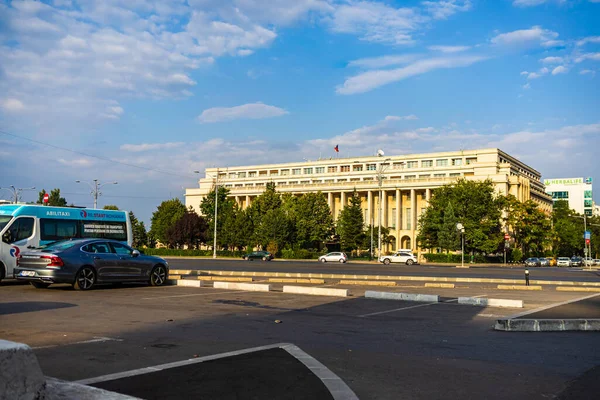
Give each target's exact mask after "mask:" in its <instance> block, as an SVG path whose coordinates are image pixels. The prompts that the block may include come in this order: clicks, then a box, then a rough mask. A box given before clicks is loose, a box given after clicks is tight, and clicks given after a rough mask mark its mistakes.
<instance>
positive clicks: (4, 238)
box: [2, 231, 11, 243]
mask: <svg viewBox="0 0 600 400" xmlns="http://www.w3.org/2000/svg"><path fill="white" fill-rule="evenodd" d="M10 236H11V235H10V231H6V232H4V235H2V241H3V242H4V243H10Z"/></svg>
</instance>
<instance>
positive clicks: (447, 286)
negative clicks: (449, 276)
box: [425, 283, 454, 289]
mask: <svg viewBox="0 0 600 400" xmlns="http://www.w3.org/2000/svg"><path fill="white" fill-rule="evenodd" d="M425 287H428V288H444V289H454V283H426V284H425Z"/></svg>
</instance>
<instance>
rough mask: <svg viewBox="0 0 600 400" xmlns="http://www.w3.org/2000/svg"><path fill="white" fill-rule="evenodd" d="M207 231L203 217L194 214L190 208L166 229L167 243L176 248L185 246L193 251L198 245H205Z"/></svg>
mask: <svg viewBox="0 0 600 400" xmlns="http://www.w3.org/2000/svg"><path fill="white" fill-rule="evenodd" d="M207 229H208V224H207V223H206V221H205V220H204V217H201V216H199V215H198V214H196V212H195V211H194V209H193V208H192V207H190V209H189V210H187V211H186V212H185V214H183V215H182V216H181V218H179V219H178V220H177V222H175V224H174V225H173V226H171V227H170V228H169V229H167V236H168V237H169V243H171V244H172V245H174V246H176V247H181V246H187V247H188V248H190V249H195V248H197V247H198V246H199V245H200V244H202V243H206V234H207V232H206V231H207Z"/></svg>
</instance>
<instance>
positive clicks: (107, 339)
mask: <svg viewBox="0 0 600 400" xmlns="http://www.w3.org/2000/svg"><path fill="white" fill-rule="evenodd" d="M122 341H123V339H115V338H110V337H94V338H93V339H90V340H82V341H81V342H73V343H64V344H51V345H48V346H37V347H32V349H33V350H40V349H51V348H53V347H63V346H72V345H74V344H88V343H102V342H122Z"/></svg>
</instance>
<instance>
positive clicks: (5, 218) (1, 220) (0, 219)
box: [0, 215, 12, 231]
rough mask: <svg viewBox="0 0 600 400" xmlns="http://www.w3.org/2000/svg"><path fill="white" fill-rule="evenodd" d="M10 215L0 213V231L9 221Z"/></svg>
mask: <svg viewBox="0 0 600 400" xmlns="http://www.w3.org/2000/svg"><path fill="white" fill-rule="evenodd" d="M11 219H12V216H10V215H0V231H1V230H2V229H4V227H5V226H6V225H7V224H8V223H9V222H10V220H11Z"/></svg>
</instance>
